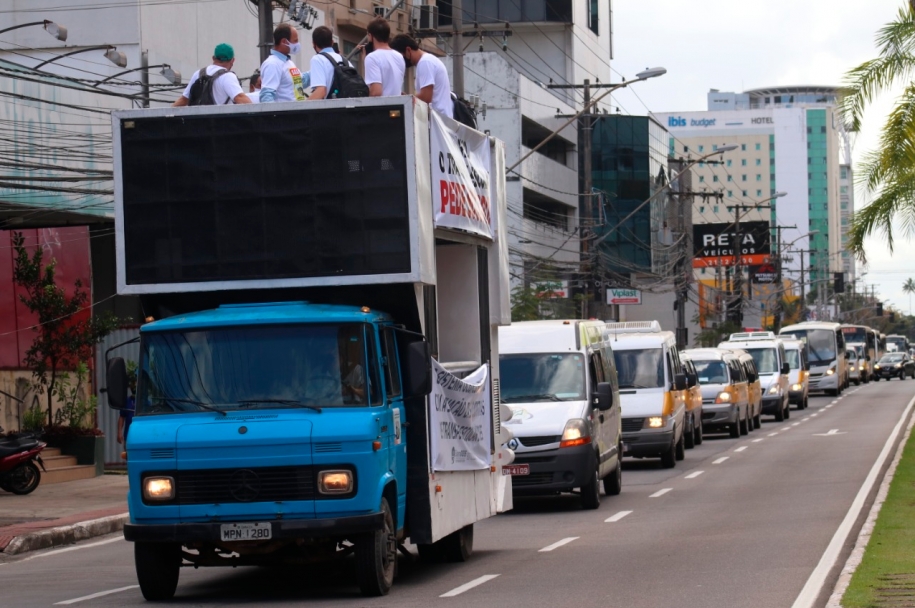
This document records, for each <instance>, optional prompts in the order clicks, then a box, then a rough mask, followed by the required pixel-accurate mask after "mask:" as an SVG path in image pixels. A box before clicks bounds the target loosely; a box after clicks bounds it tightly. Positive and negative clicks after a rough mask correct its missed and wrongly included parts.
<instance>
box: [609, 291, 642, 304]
mask: <svg viewBox="0 0 915 608" xmlns="http://www.w3.org/2000/svg"><path fill="white" fill-rule="evenodd" d="M641 303H642V292H641V290H639V289H614V288H611V289H608V290H607V304H641Z"/></svg>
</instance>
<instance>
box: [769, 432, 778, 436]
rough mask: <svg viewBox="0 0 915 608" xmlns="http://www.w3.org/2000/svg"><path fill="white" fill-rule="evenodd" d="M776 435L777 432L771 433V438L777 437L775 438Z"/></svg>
mask: <svg viewBox="0 0 915 608" xmlns="http://www.w3.org/2000/svg"><path fill="white" fill-rule="evenodd" d="M776 435H778V432H775V433H769V437H775V436H776Z"/></svg>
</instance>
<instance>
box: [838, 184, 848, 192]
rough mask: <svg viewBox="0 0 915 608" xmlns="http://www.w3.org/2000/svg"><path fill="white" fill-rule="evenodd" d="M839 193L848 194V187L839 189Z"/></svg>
mask: <svg viewBox="0 0 915 608" xmlns="http://www.w3.org/2000/svg"><path fill="white" fill-rule="evenodd" d="M839 192H841V193H842V194H848V186H842V187H840V188H839Z"/></svg>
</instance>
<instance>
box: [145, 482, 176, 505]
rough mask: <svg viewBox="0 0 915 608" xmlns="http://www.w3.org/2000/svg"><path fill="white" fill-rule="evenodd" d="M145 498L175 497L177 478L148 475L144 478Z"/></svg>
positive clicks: (152, 499) (155, 499) (160, 499)
mask: <svg viewBox="0 0 915 608" xmlns="http://www.w3.org/2000/svg"><path fill="white" fill-rule="evenodd" d="M143 498H145V499H146V500H150V501H165V500H172V499H173V498H175V480H174V479H173V478H171V477H147V478H146V479H144V480H143Z"/></svg>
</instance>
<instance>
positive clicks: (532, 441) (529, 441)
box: [518, 435, 562, 448]
mask: <svg viewBox="0 0 915 608" xmlns="http://www.w3.org/2000/svg"><path fill="white" fill-rule="evenodd" d="M560 439H562V437H560V436H559V435H551V436H549V437H518V441H520V442H521V443H522V444H523V445H524V447H527V448H536V447H539V446H541V445H547V444H550V443H559V440H560Z"/></svg>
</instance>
